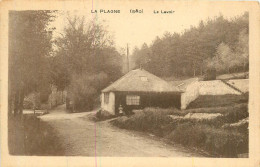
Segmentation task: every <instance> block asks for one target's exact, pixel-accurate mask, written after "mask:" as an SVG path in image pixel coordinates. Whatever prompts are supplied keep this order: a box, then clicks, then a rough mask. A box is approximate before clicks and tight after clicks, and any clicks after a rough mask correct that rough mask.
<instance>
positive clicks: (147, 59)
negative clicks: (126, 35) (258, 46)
mask: <svg viewBox="0 0 260 167" xmlns="http://www.w3.org/2000/svg"><path fill="white" fill-rule="evenodd" d="M248 24H249V21H248V12H246V13H244V15H242V16H239V17H236V18H233V19H229V20H228V19H225V18H224V17H223V16H222V15H220V16H219V17H216V18H214V19H208V20H207V21H201V22H200V23H199V25H198V26H196V27H191V28H190V29H187V30H185V31H184V32H183V33H173V34H172V33H169V32H166V33H165V34H164V35H163V36H162V37H156V38H155V39H154V41H153V43H152V44H151V45H150V46H148V45H147V44H144V45H143V46H142V47H141V48H135V49H134V51H133V53H132V59H134V62H135V66H136V68H138V67H139V66H142V67H143V68H144V69H146V70H148V71H150V72H152V73H154V74H156V75H158V76H161V77H169V76H173V75H174V76H177V77H178V76H196V75H202V74H204V73H205V71H207V69H208V68H210V69H216V70H217V71H216V72H217V73H226V72H235V71H237V72H238V71H247V70H248V63H249V62H248V30H249V28H248Z"/></svg>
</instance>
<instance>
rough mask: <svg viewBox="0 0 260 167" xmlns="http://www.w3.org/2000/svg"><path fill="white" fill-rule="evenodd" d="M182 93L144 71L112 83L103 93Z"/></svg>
mask: <svg viewBox="0 0 260 167" xmlns="http://www.w3.org/2000/svg"><path fill="white" fill-rule="evenodd" d="M113 91H124V92H158V93H160V92H161V93H163V92H164V93H166V92H181V91H180V90H179V89H178V88H177V87H175V86H172V85H170V84H169V83H168V82H166V81H165V80H163V79H161V78H159V77H157V76H155V75H153V74H151V73H149V72H147V71H145V70H143V69H136V70H132V71H130V72H128V73H127V74H126V75H124V76H123V77H121V78H120V79H118V80H117V81H115V82H114V83H112V84H111V85H110V86H108V87H107V88H105V89H103V90H102V92H113Z"/></svg>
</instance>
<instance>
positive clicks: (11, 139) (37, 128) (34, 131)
mask: <svg viewBox="0 0 260 167" xmlns="http://www.w3.org/2000/svg"><path fill="white" fill-rule="evenodd" d="M55 134H56V132H55V131H54V129H53V128H52V127H50V126H49V125H48V124H46V123H44V122H42V121H40V119H39V118H36V116H33V115H24V116H23V119H20V118H15V117H10V118H9V120H8V145H9V147H8V148H9V153H10V154H11V155H41V156H44V155H60V156H61V155H63V154H64V151H65V150H63V148H62V147H61V143H59V142H58V141H59V140H58V138H57V136H56V135H55Z"/></svg>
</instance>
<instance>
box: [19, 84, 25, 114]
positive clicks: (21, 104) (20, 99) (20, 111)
mask: <svg viewBox="0 0 260 167" xmlns="http://www.w3.org/2000/svg"><path fill="white" fill-rule="evenodd" d="M19 96H20V97H19V115H20V116H22V115H23V102H24V90H23V89H22V90H20V93H19Z"/></svg>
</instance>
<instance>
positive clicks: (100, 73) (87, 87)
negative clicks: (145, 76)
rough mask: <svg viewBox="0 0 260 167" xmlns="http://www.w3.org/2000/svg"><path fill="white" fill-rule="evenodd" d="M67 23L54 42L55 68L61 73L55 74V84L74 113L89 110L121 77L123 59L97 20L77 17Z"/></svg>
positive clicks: (69, 19)
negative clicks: (64, 93)
mask: <svg viewBox="0 0 260 167" xmlns="http://www.w3.org/2000/svg"><path fill="white" fill-rule="evenodd" d="M67 19H68V25H67V26H66V27H65V29H64V33H63V36H62V37H60V38H58V39H57V40H56V46H57V51H56V53H55V58H54V59H57V61H56V63H54V68H55V67H56V66H60V67H59V68H58V69H60V70H58V71H57V72H56V73H54V75H53V78H54V82H55V83H56V85H59V86H60V87H61V88H64V87H65V88H66V89H67V91H68V97H69V98H70V100H72V101H73V104H74V107H73V108H74V109H75V110H84V109H89V110H91V109H92V108H93V103H94V101H95V98H97V97H98V95H99V93H100V91H101V89H103V88H104V87H105V86H107V85H108V84H109V83H110V82H111V81H114V80H115V79H117V78H118V77H119V76H120V75H121V68H122V56H121V55H120V54H119V53H118V52H117V51H116V49H115V47H114V46H113V40H112V38H111V36H110V35H109V33H108V31H107V30H106V28H105V27H104V26H103V24H101V23H97V22H96V21H95V19H96V18H94V19H93V20H90V21H89V22H86V20H85V18H84V17H77V16H75V17H74V18H70V17H68V18H67ZM59 83H62V84H59ZM63 83H66V84H65V85H64V84H63Z"/></svg>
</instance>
